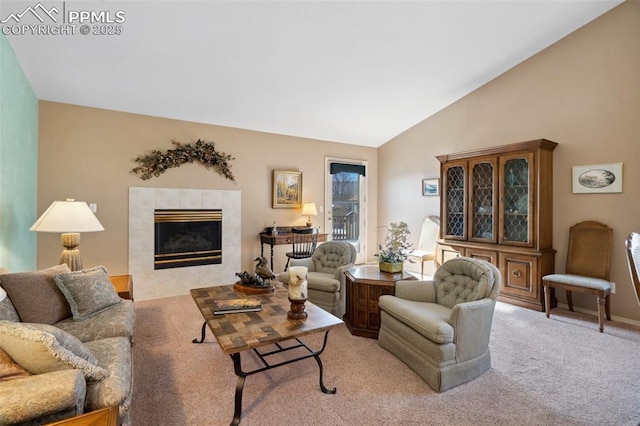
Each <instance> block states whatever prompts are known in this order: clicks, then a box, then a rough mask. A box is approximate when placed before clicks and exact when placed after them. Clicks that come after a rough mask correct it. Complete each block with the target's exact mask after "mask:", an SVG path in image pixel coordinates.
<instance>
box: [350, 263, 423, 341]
mask: <svg viewBox="0 0 640 426" xmlns="http://www.w3.org/2000/svg"><path fill="white" fill-rule="evenodd" d="M345 276H346V283H347V293H346V312H345V314H344V317H343V320H344V323H345V324H346V325H347V327H348V328H349V331H351V334H353V335H355V336H363V337H370V338H372V339H377V338H378V330H379V329H380V309H379V308H378V299H379V298H380V296H382V295H383V294H391V295H393V294H395V288H396V283H397V282H398V281H401V280H415V279H416V277H414V276H413V275H411V274H410V273H408V272H405V271H402V272H398V273H396V274H390V273H388V272H382V271H380V268H379V267H378V266H377V265H376V266H373V265H372V266H357V267H355V268H351V269H350V270H348V271H347V272H345Z"/></svg>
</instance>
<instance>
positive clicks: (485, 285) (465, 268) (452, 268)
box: [433, 257, 495, 308]
mask: <svg viewBox="0 0 640 426" xmlns="http://www.w3.org/2000/svg"><path fill="white" fill-rule="evenodd" d="M433 281H434V283H435V287H436V302H437V303H438V304H439V305H444V306H446V307H448V308H453V307H454V306H455V305H456V304H458V303H464V302H473V301H474V300H480V299H483V298H485V297H487V295H488V294H489V293H490V292H491V289H492V288H493V284H494V282H495V278H494V276H493V271H492V270H491V269H490V268H489V267H487V266H485V265H484V264H482V263H480V262H478V261H474V260H473V259H468V258H464V257H459V258H456V259H451V260H449V261H447V262H445V263H444V264H443V265H442V266H440V268H438V270H437V271H436V272H435V274H434V276H433Z"/></svg>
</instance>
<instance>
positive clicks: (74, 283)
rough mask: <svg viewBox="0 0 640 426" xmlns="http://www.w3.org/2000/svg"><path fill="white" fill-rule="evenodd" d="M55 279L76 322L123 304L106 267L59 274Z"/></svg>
mask: <svg viewBox="0 0 640 426" xmlns="http://www.w3.org/2000/svg"><path fill="white" fill-rule="evenodd" d="M54 279H55V282H56V284H57V286H58V288H59V289H60V291H62V293H63V294H64V297H65V298H66V299H67V301H68V302H69V305H70V306H71V313H72V314H73V319H75V320H76V321H82V320H85V319H87V318H89V317H92V316H94V315H96V314H97V313H99V312H100V311H102V310H104V309H107V308H108V307H110V306H113V305H116V304H118V303H120V302H122V299H121V298H120V296H118V293H116V290H115V288H114V287H113V284H112V283H111V280H110V279H109V275H108V274H107V270H106V269H105V267H104V266H96V267H95V268H90V269H83V270H81V271H75V272H67V273H64V274H57V275H56V276H55V277H54Z"/></svg>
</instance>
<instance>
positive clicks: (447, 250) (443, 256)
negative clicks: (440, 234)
mask: <svg viewBox="0 0 640 426" xmlns="http://www.w3.org/2000/svg"><path fill="white" fill-rule="evenodd" d="M460 256H464V248H463V247H455V246H450V245H446V244H438V246H437V247H436V262H437V263H438V265H442V264H443V263H444V262H446V261H447V260H450V259H455V258H456V257H460Z"/></svg>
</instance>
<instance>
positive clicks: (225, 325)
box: [191, 281, 343, 354]
mask: <svg viewBox="0 0 640 426" xmlns="http://www.w3.org/2000/svg"><path fill="white" fill-rule="evenodd" d="M273 285H274V286H275V288H276V291H275V292H273V293H268V294H247V293H243V292H239V291H235V290H234V289H233V285H223V286H217V287H206V288H197V289H192V290H191V297H193V300H194V301H195V302H196V305H197V306H198V309H200V312H201V313H202V316H203V317H204V319H205V321H206V322H207V324H208V326H209V329H210V330H211V331H212V332H213V335H214V336H215V338H216V340H217V341H218V344H219V345H220V348H221V349H222V351H223V352H224V353H225V354H232V353H236V352H240V351H245V350H247V349H253V348H257V347H260V346H265V345H270V344H273V343H277V342H280V341H283V340H289V339H293V338H295V337H301V336H304V335H306V334H311V333H316V332H319V331H324V330H328V329H330V328H333V327H336V326H338V325H340V324H342V323H343V322H342V320H341V319H339V318H337V317H335V316H333V315H331V314H330V313H328V312H326V311H325V310H323V309H321V308H319V307H318V306H316V305H314V304H313V303H311V302H309V301H307V302H306V303H305V308H306V311H307V313H308V314H309V316H308V318H307V319H306V320H290V319H288V318H287V311H289V306H290V302H289V299H288V298H287V290H286V289H285V288H284V286H283V285H282V283H280V282H275V281H274V283H273ZM237 298H248V299H253V298H256V299H258V300H260V302H261V303H262V310H261V311H259V312H243V313H232V314H225V315H214V314H213V301H214V300H220V299H237Z"/></svg>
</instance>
